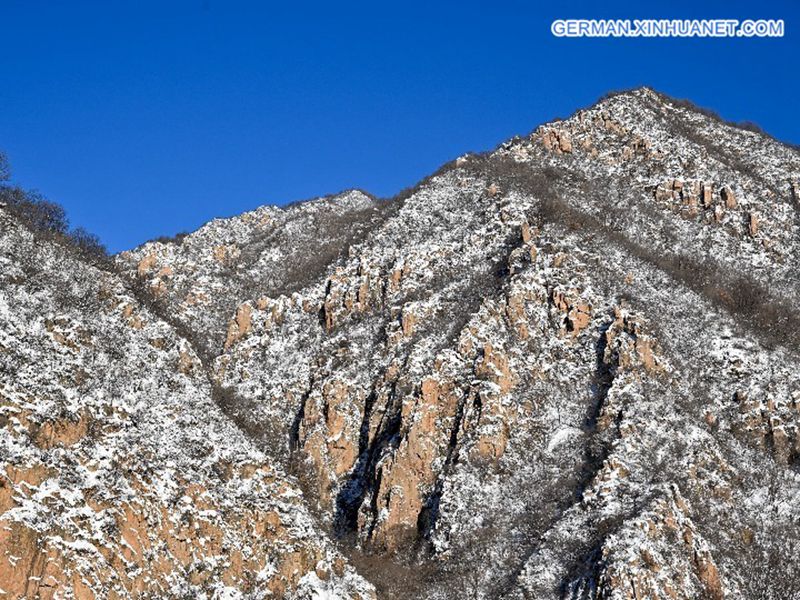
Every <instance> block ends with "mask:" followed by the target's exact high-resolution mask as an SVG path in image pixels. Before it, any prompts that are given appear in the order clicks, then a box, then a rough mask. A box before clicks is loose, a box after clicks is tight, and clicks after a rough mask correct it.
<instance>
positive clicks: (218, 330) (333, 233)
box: [120, 190, 392, 353]
mask: <svg viewBox="0 0 800 600" xmlns="http://www.w3.org/2000/svg"><path fill="white" fill-rule="evenodd" d="M391 210H392V207H391V206H390V205H388V204H386V203H381V202H378V201H376V200H374V199H372V198H370V197H369V196H367V195H366V194H364V193H362V192H359V191H356V190H353V191H349V192H343V193H341V194H338V195H335V196H330V197H326V198H318V199H316V200H312V201H307V202H300V203H297V204H293V205H290V206H288V207H286V208H277V207H272V206H264V207H261V208H259V209H257V210H254V211H252V212H248V213H245V214H243V215H240V216H238V217H233V218H230V219H215V220H213V221H211V222H210V223H208V224H206V225H205V226H203V227H202V228H200V229H199V230H198V231H196V232H194V233H192V234H190V235H187V236H186V237H184V238H183V239H180V240H175V241H172V242H169V243H163V242H151V243H148V244H145V245H144V246H141V247H139V248H137V249H136V250H134V251H132V252H126V253H123V254H121V255H120V259H121V264H123V265H124V266H125V269H126V271H128V273H129V274H130V275H131V276H135V277H136V278H137V279H138V280H139V281H140V282H142V283H143V284H145V285H146V288H145V289H144V290H143V291H144V292H146V293H147V294H148V295H149V296H151V297H152V298H153V299H155V300H157V301H159V302H160V303H161V304H166V305H168V306H169V309H170V317H171V318H172V319H174V320H175V322H176V323H179V324H181V325H182V326H183V327H185V328H187V330H190V331H192V332H193V334H194V335H195V336H196V342H197V343H198V344H199V345H200V346H201V347H202V348H203V349H205V350H206V351H208V352H216V353H218V352H219V347H220V346H221V345H222V344H223V342H224V341H225V340H226V335H228V334H226V327H227V324H228V319H229V318H230V311H231V307H235V306H238V305H239V304H240V303H241V302H244V301H245V300H249V299H251V298H253V297H255V296H258V295H266V296H275V295H278V294H282V293H283V294H285V293H291V292H292V291H293V290H295V289H301V288H302V287H303V286H304V285H306V284H307V283H308V282H310V281H313V280H315V279H318V278H320V277H324V275H325V271H326V268H327V267H328V265H329V264H330V263H331V262H333V261H334V260H335V259H337V258H338V257H339V255H340V254H341V253H342V252H343V251H344V250H345V249H346V248H347V246H348V245H349V244H350V243H352V242H353V240H355V239H357V238H358V237H359V235H360V234H361V231H362V230H364V229H366V228H369V227H370V226H371V224H372V223H375V222H379V221H380V220H381V219H382V218H384V217H385V214H386V213H387V212H390V211H391Z"/></svg>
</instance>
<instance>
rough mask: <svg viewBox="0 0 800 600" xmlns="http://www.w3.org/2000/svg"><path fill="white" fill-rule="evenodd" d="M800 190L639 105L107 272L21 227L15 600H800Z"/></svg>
mask: <svg viewBox="0 0 800 600" xmlns="http://www.w3.org/2000/svg"><path fill="white" fill-rule="evenodd" d="M798 182H800V153H799V152H798V151H797V150H795V149H792V148H789V147H787V146H785V145H782V144H780V143H778V142H776V141H774V140H772V139H770V138H768V137H766V136H764V135H761V134H758V133H753V132H750V131H744V130H741V129H737V128H735V127H731V126H729V125H726V124H724V123H721V122H720V121H718V120H716V119H714V118H712V117H710V116H708V115H705V114H703V113H701V112H699V111H697V110H695V109H693V108H691V107H688V106H685V105H683V104H681V103H677V102H675V101H672V100H670V99H668V98H665V97H663V96H661V95H659V94H657V93H655V92H653V91H651V90H648V89H641V90H636V91H634V92H629V93H625V94H620V95H616V96H613V97H610V98H608V99H606V100H604V101H602V102H600V103H598V104H597V105H595V106H594V107H592V108H590V109H587V110H583V111H580V112H578V113H577V114H576V115H574V116H573V117H571V118H569V119H567V120H565V121H557V122H553V123H549V124H547V125H544V126H542V127H540V128H538V129H537V130H536V131H534V132H533V133H532V134H530V135H529V136H526V137H524V138H515V139H513V140H511V141H509V142H507V143H505V144H503V145H502V146H500V147H499V148H498V149H496V150H495V151H493V152H491V153H487V154H484V155H465V156H463V157H461V158H459V159H457V160H456V161H454V162H453V163H450V164H448V165H446V166H444V167H443V168H442V169H440V171H438V172H437V173H436V174H434V175H433V176H431V177H429V178H428V179H426V180H425V181H423V182H422V183H421V184H419V185H418V186H417V187H416V188H414V189H413V190H410V191H409V192H406V193H404V194H402V195H401V196H400V197H398V198H396V199H394V200H392V201H387V202H384V201H377V200H374V199H372V198H369V197H368V196H366V195H365V194H363V193H361V192H355V191H354V192H346V193H343V194H340V195H337V196H332V197H328V198H321V199H318V200H314V201H310V202H306V203H302V204H298V205H294V206H291V207H287V208H283V209H279V208H261V209H258V210H256V211H254V212H252V213H247V214H245V215H242V216H240V217H235V218H233V219H223V220H216V221H213V222H211V223H209V224H208V225H206V226H205V227H203V228H201V229H200V230H198V231H197V232H195V233H193V234H190V235H188V236H187V237H186V238H184V239H183V240H181V241H180V242H172V243H164V242H151V243H148V244H145V245H144V246H142V247H140V248H137V249H136V250H133V251H131V252H126V253H123V254H122V255H120V256H118V257H117V258H116V267H115V269H113V270H112V271H114V272H107V273H106V272H103V273H101V272H94V271H92V270H91V268H90V267H88V266H86V265H84V264H81V263H80V262H79V261H68V260H67V261H66V263H65V260H66V259H64V258H63V257H61V256H59V255H58V252H59V250H58V249H57V248H55V247H49V246H47V245H40V246H37V247H36V249H35V252H36V253H37V254H36V255H35V259H31V252H34V250H32V249H31V248H33V246H32V242H25V241H24V240H25V239H26V238H25V235H24V232H23V231H18V229H19V228H16V229H15V228H14V226H13V224H11V223H10V222H9V223H7V224H6V225H5V227H6V231H8V232H9V233H8V234H5V235H4V242H3V244H4V245H3V251H4V255H3V256H4V263H3V265H4V272H5V273H6V274H5V275H4V282H8V283H4V287H3V293H2V296H0V298H2V300H3V303H4V304H3V305H2V306H3V309H2V312H0V315H2V317H3V319H4V327H3V335H4V336H5V338H4V340H3V341H2V348H3V353H2V354H0V358H2V359H3V361H4V363H3V364H4V372H6V373H10V374H12V379H11V382H16V383H9V384H7V385H8V387H7V388H5V387H4V388H3V391H2V394H3V404H4V405H5V407H4V408H3V411H4V415H5V417H4V418H5V419H6V421H5V427H6V430H5V431H4V433H3V435H4V436H5V437H4V438H3V444H4V451H5V452H7V453H8V456H9V459H8V460H9V467H8V468H7V474H8V475H7V479H8V482H9V483H7V484H6V485H5V487H4V488H0V493H2V490H3V489H5V490H7V493H6V494H5V495H0V501H2V502H3V505H2V507H0V508H2V510H5V511H6V512H5V515H4V516H3V517H2V519H3V520H4V521H7V522H8V523H11V524H13V525H12V526H11V527H10V529H9V528H7V529H5V531H9V532H10V533H9V535H14V536H17V537H15V538H14V539H22V538H21V537H20V536H23V537H24V536H25V535H27V536H28V538H25V539H30V540H32V541H30V543H29V546H30V548H32V550H30V551H29V553H28V554H26V555H24V556H18V554H15V552H17V550H15V549H14V548H13V547H12V544H11V543H10V542H7V541H6V542H4V543H3V544H2V547H3V548H4V552H5V556H6V557H7V559H6V560H7V564H8V565H9V572H13V573H14V574H15V576H16V577H17V578H18V579H19V582H18V583H15V584H14V585H15V587H11V586H8V587H10V589H11V591H10V592H9V593H11V594H12V597H13V595H20V594H24V593H26V592H27V593H28V594H32V593H36V591H37V590H38V593H43V592H42V590H45V591H49V590H67V591H65V592H64V593H65V594H69V593H72V592H71V591H69V590H72V589H74V590H75V592H74V593H75V594H76V595H79V594H80V593H83V591H82V588H80V589H79V588H78V587H77V586H78V585H83V586H89V587H88V588H87V589H91V590H92V591H94V592H95V593H97V594H100V595H103V594H105V595H109V594H111V593H112V590H113V593H116V594H118V595H123V596H124V595H126V594H127V595H131V596H135V595H137V594H140V593H145V592H146V593H151V594H155V595H167V596H168V595H179V594H180V593H183V594H199V593H201V592H202V593H205V594H207V595H208V596H214V595H215V594H217V595H222V594H223V593H224V594H230V595H235V594H241V595H244V596H246V597H269V594H272V595H273V596H277V597H281V596H285V597H305V596H309V597H321V598H324V597H337V598H357V597H361V598H368V597H371V595H372V594H374V593H377V595H378V597H382V598H383V597H386V598H420V597H424V598H441V599H444V598H513V599H518V598H531V599H546V598H571V599H573V598H574V599H578V598H598V599H599V598H615V599H617V598H619V599H628V598H630V599H642V598H658V599H661V598H664V599H666V598H686V599H689V598H712V599H723V598H748V599H749V598H764V599H767V598H784V599H793V598H800V559H798V556H800V509H799V508H798V507H800V502H798V501H800V371H798V366H799V365H800V360H798V358H799V357H800V315H798V314H797V312H796V310H797V306H798V305H799V304H798V301H800V286H798V283H799V282H800V277H798V275H797V271H796V265H797V264H798V259H800V243H798V239H800V238H799V237H798V233H800V229H799V228H800V197H799V196H798V185H800V183H798ZM9 240H11V241H9ZM25 244H27V246H26V245H25ZM44 256H47V257H49V258H48V259H47V260H46V259H45V258H43V257H44ZM26 261H27V262H26ZM65 264H66V266H65ZM25 265H35V269H34V267H25ZM26 268H28V269H34V272H31V273H29V272H26V271H25V269H26ZM36 269H38V271H37V270H36ZM59 278H61V279H59ZM62 296H64V298H63V299H59V298H61V297H62ZM15 332H16V333H15ZM23 459H24V460H23ZM17 464H20V465H28V466H26V467H22V469H23V470H21V471H19V470H17V469H19V467H17V466H16V465H17ZM10 465H15V466H13V467H12V466H10ZM24 469H32V470H31V471H25V470H24ZM112 482H113V485H112ZM97 489H99V491H94V490H97ZM90 490H91V491H90ZM300 490H302V492H301V491H300ZM3 498H5V500H3ZM98 515H100V516H98ZM186 515H188V516H186ZM126 532H127V533H126ZM55 540H58V541H55ZM84 544H86V545H89V546H92V548H93V549H88V548H87V546H86V545H84ZM83 552H88V553H91V554H82V553H83ZM51 556H52V557H53V558H51ZM89 557H93V558H89ZM345 557H346V558H345ZM51 564H52V565H53V566H51V567H47V568H45V565H51ZM15 565H18V566H15ZM21 566H24V568H25V569H27V571H26V574H25V575H24V576H23V575H21V574H20V573H21V572H22V568H21ZM31 574H33V577H34V578H33V579H31ZM47 576H49V577H51V578H52V579H53V582H52V583H50V584H48V585H49V586H50V587H48V588H45V587H43V586H45V584H44V583H43V582H45V581H50V580H48V579H47ZM365 580H368V581H369V582H370V583H367V581H365ZM15 581H16V580H15ZM31 582H35V583H31ZM76 582H79V583H76ZM109 582H111V583H109ZM92 585H94V586H95V587H91V586H92ZM372 585H374V586H375V589H374V590H373V588H372ZM25 586H28V587H25ZM31 586H33V587H31ZM59 586H60V587H59ZM69 586H72V588H70V587H69ZM114 586H116V587H114ZM137 586H139V587H137ZM0 587H3V588H4V589H6V590H7V591H8V589H7V586H6V585H0ZM31 590H34V591H33V592H31ZM50 593H53V592H50ZM304 594H305V596H304ZM315 594H316V596H315ZM324 594H328V596H325V595H324Z"/></svg>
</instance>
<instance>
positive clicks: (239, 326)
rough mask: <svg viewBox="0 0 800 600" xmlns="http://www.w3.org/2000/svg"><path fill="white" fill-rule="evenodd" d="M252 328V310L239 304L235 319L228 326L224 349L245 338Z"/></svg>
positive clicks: (247, 305) (246, 305) (245, 305)
mask: <svg viewBox="0 0 800 600" xmlns="http://www.w3.org/2000/svg"><path fill="white" fill-rule="evenodd" d="M251 328H252V308H251V307H250V305H249V304H247V303H245V304H240V305H239V308H237V309H236V317H235V318H234V319H233V320H231V322H230V323H229V324H228V335H227V337H226V338H225V349H226V350H227V349H228V348H230V347H231V346H232V345H233V344H235V343H236V342H238V341H239V340H240V339H242V338H243V337H245V336H246V335H247V334H248V333H250V330H251Z"/></svg>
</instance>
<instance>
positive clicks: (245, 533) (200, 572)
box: [0, 208, 373, 598]
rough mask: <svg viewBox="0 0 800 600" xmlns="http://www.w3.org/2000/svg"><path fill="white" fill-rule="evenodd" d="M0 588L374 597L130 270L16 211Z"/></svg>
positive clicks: (5, 330) (4, 356)
mask: <svg viewBox="0 0 800 600" xmlns="http://www.w3.org/2000/svg"><path fill="white" fill-rule="evenodd" d="M0 374H2V377H0V525H2V526H0V590H2V591H0V595H2V596H3V597H4V598H22V597H25V598H112V597H113V598H141V597H162V598H163V597H172V598H175V597H215V598H222V597H225V598H236V597H243V596H245V595H246V596H247V597H258V598H261V597H275V596H277V597H281V596H283V595H284V594H285V595H287V596H291V597H305V598H312V597H313V598H317V597H320V594H325V593H330V594H332V595H334V596H338V597H361V598H369V597H372V596H373V592H372V589H371V586H369V585H368V584H367V583H366V582H364V581H363V580H362V579H360V578H359V577H358V576H357V575H356V574H355V573H354V571H353V570H352V568H351V567H349V566H348V565H347V563H346V561H345V560H344V559H343V557H342V556H341V555H339V554H338V553H337V552H336V551H335V550H334V549H333V547H332V545H331V544H330V543H329V542H328V541H327V540H326V539H325V537H324V536H323V535H321V533H320V532H319V530H318V529H317V528H316V527H315V526H314V523H313V520H312V519H311V517H310V516H309V514H308V512H307V510H306V508H305V506H304V503H303V497H302V494H301V493H300V491H299V490H298V489H297V487H296V485H295V483H294V482H293V481H292V480H291V479H289V478H288V477H287V476H286V475H285V474H284V473H282V472H281V470H280V469H277V468H275V467H272V466H270V461H269V459H268V458H267V457H265V456H264V454H263V453H262V452H260V451H259V450H258V449H256V448H254V447H253V446H252V444H250V442H248V440H247V439H246V438H245V436H244V435H243V434H242V433H241V432H239V431H238V430H237V429H236V428H235V427H234V426H233V425H232V424H231V423H230V422H229V421H228V420H227V419H226V418H225V417H224V416H223V414H222V413H221V412H220V410H219V409H218V408H217V407H216V406H215V404H214V403H213V401H212V400H211V385H210V383H209V381H208V379H207V377H206V375H205V372H204V370H203V368H202V364H201V362H200V360H199V358H198V356H197V355H196V353H195V352H194V350H193V349H192V347H191V345H190V344H189V343H187V341H186V340H184V339H182V338H181V337H180V336H178V335H177V334H176V333H175V331H174V330H173V328H172V327H170V326H169V325H168V324H166V323H165V322H163V321H161V320H160V319H159V318H158V317H157V316H156V315H154V314H152V312H151V311H149V310H148V308H147V307H146V306H143V305H142V304H141V303H140V302H139V301H138V300H137V299H136V297H135V296H133V295H132V294H131V293H130V291H129V290H128V289H127V288H126V286H125V285H124V284H123V282H122V281H121V280H120V278H119V277H118V276H116V275H114V274H112V273H109V272H106V271H103V270H100V269H98V268H96V267H94V266H91V265H89V264H86V263H84V262H82V261H80V260H78V259H77V258H76V257H75V256H73V255H72V253H71V252H70V251H69V250H68V249H66V248H63V247H61V246H59V245H58V244H56V243H53V242H50V241H47V240H44V239H41V238H38V239H37V238H36V237H35V236H34V235H33V234H32V233H31V232H30V231H28V230H27V229H25V228H24V227H23V226H21V225H20V224H19V223H18V222H17V221H15V220H14V219H13V218H12V217H11V216H10V215H9V214H8V213H7V212H6V211H4V210H3V209H2V208H0Z"/></svg>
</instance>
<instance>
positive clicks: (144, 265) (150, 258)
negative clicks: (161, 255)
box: [136, 254, 158, 277]
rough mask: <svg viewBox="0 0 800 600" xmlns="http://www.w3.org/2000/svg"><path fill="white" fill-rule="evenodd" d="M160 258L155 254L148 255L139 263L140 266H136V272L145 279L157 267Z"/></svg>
mask: <svg viewBox="0 0 800 600" xmlns="http://www.w3.org/2000/svg"><path fill="white" fill-rule="evenodd" d="M157 260H158V257H156V255H155V254H148V255H147V256H145V257H144V258H142V260H140V261H139V264H138V265H137V266H136V272H137V273H138V274H139V277H144V276H145V275H147V274H148V273H150V271H152V270H153V269H154V268H155V266H156V261H157Z"/></svg>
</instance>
